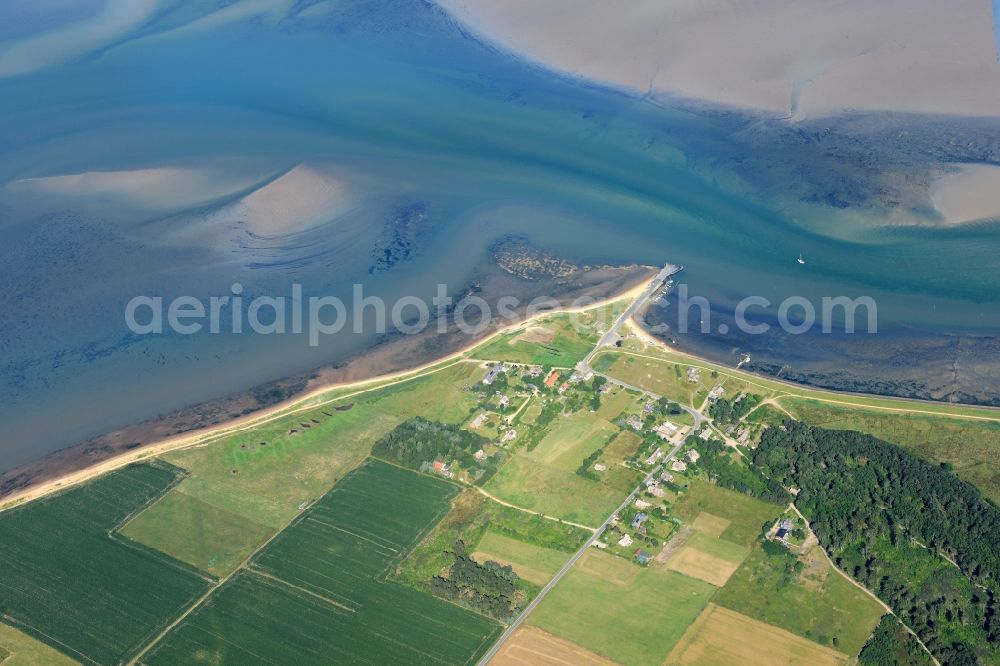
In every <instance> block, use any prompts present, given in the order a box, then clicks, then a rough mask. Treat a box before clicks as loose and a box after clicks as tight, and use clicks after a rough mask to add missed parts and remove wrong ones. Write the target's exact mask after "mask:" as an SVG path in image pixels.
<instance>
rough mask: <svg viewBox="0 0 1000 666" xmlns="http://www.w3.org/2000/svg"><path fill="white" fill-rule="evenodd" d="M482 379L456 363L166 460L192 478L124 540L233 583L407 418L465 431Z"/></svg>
mask: <svg viewBox="0 0 1000 666" xmlns="http://www.w3.org/2000/svg"><path fill="white" fill-rule="evenodd" d="M481 374H482V373H481V370H480V369H479V368H478V367H477V366H476V364H473V363H457V364H453V365H450V366H445V367H443V368H442V369H440V370H438V371H437V372H434V373H432V374H428V375H426V376H422V377H418V378H414V379H409V380H407V381H405V382H401V383H398V384H394V385H391V386H382V387H376V388H373V389H371V390H367V391H364V392H362V393H360V394H358V392H357V391H355V392H354V395H352V394H351V393H350V392H348V393H346V394H345V393H344V392H343V391H341V392H340V393H341V395H343V396H344V397H343V398H342V399H341V400H339V401H336V402H334V403H333V404H332V405H328V406H318V407H315V408H313V409H310V410H306V411H303V412H299V413H296V414H289V415H286V416H283V417H281V418H279V419H277V420H275V421H273V422H270V423H267V424H264V425H261V426H258V427H255V428H253V429H251V430H247V431H245V432H239V433H236V434H233V435H230V436H228V437H226V438H224V439H220V440H219V441H215V442H212V443H211V444H207V445H202V446H197V447H191V448H187V449H182V450H179V451H175V452H172V453H168V454H166V455H165V456H164V459H166V460H168V461H169V462H171V463H172V464H174V465H177V466H179V467H182V468H184V469H185V470H187V471H188V472H189V475H188V476H187V478H185V479H184V480H183V481H182V482H181V483H180V485H179V486H178V487H177V488H176V490H174V491H172V492H171V493H168V494H167V496H165V497H164V498H163V499H162V500H161V501H159V502H157V503H156V504H154V505H152V506H151V507H149V508H148V509H147V510H145V511H144V512H142V513H141V514H139V515H138V516H136V517H135V518H134V519H133V520H132V521H131V522H130V523H129V524H128V525H126V526H125V532H126V533H127V534H129V535H130V536H132V537H134V538H136V539H137V540H138V541H141V542H142V543H144V544H146V545H149V546H151V547H154V548H157V549H159V550H162V551H163V552H166V553H169V554H171V555H173V556H174V557H177V558H178V559H181V560H184V561H186V562H189V563H191V564H193V565H195V566H197V567H199V568H201V569H204V570H205V571H208V572H210V573H213V574H215V575H219V576H222V575H225V574H228V573H230V572H231V571H233V570H234V569H235V567H236V566H237V565H238V564H239V563H240V562H242V561H243V560H244V559H245V558H247V557H249V556H250V554H251V553H253V551H254V550H256V548H257V547H259V546H260V544H261V543H263V542H264V541H265V540H266V539H267V538H268V537H270V536H272V535H273V534H275V533H276V532H277V531H278V530H280V529H281V528H283V527H284V526H285V525H287V524H288V523H289V521H291V520H292V519H293V518H295V516H296V515H298V513H299V512H300V511H301V508H302V506H304V505H306V504H308V503H309V502H312V501H315V500H316V499H317V498H319V497H321V496H322V495H323V494H325V493H326V492H327V491H328V490H329V489H330V488H331V487H332V486H333V485H334V484H335V483H337V482H338V481H339V480H340V479H341V478H343V476H344V475H345V474H346V473H347V472H348V471H350V470H351V469H353V468H355V467H356V466H357V465H359V464H360V463H361V462H362V461H363V460H364V459H365V457H367V456H368V453H369V452H370V451H371V447H372V445H373V444H374V443H375V441H376V440H377V439H378V438H379V437H381V436H383V435H385V434H386V433H388V432H389V431H391V430H392V429H393V428H394V427H395V426H397V425H398V424H399V423H400V422H402V421H403V420H405V419H406V418H408V417H410V416H415V415H417V414H429V415H430V416H431V417H435V418H437V419H438V420H441V421H444V422H446V423H459V422H461V421H462V420H463V419H464V418H465V417H467V416H468V413H469V409H470V408H471V406H472V405H473V404H475V400H474V398H473V396H472V394H471V393H470V392H469V391H466V390H463V388H462V387H463V385H467V384H469V383H472V382H474V381H475V380H476V379H478V377H479V376H480V375H481ZM175 493H180V494H183V495H184V497H180V496H177V497H174V494H175ZM177 525H189V526H192V527H195V528H196V529H194V530H188V529H177V527H176V526H177ZM206 534H210V535H213V537H212V538H205V536H204V535H206Z"/></svg>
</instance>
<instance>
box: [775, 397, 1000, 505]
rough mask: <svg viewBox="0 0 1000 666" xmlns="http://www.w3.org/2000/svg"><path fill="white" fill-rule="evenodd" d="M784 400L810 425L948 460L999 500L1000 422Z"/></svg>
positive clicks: (800, 399)
mask: <svg viewBox="0 0 1000 666" xmlns="http://www.w3.org/2000/svg"><path fill="white" fill-rule="evenodd" d="M779 402H780V404H781V406H782V407H784V408H785V409H787V410H788V411H789V412H791V413H792V415H794V416H795V418H796V419H798V420H800V421H804V422H805V423H808V424H809V425H815V426H820V427H823V428H829V429H832V430H858V431H860V432H866V433H869V434H871V435H874V436H876V437H878V438H879V439H884V440H885V441H887V442H892V443H893V444H897V445H899V446H902V447H903V448H906V449H909V450H910V451H912V452H913V453H915V454H917V455H918V456H920V457H922V458H925V459H926V460H930V461H932V462H936V463H947V464H949V465H951V466H952V469H953V470H954V471H955V474H957V475H958V477H959V478H961V479H963V480H965V481H968V482H969V483H971V484H972V485H974V486H976V487H977V488H979V490H980V491H981V492H982V493H983V495H985V496H986V497H988V498H990V499H992V500H993V501H994V502H995V503H997V504H1000V462H998V460H1000V456H998V455H997V454H998V452H1000V422H994V421H977V420H974V419H961V418H948V417H946V416H938V415H926V414H900V413H893V412H887V411H878V410H873V409H863V408H859V407H842V406H839V405H831V404H827V403H822V402H819V401H817V400H807V399H802V398H793V397H783V398H781V399H780V401H779Z"/></svg>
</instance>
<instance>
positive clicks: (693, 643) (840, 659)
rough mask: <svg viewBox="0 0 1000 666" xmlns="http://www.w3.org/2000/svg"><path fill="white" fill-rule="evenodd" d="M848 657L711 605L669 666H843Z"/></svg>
mask: <svg viewBox="0 0 1000 666" xmlns="http://www.w3.org/2000/svg"><path fill="white" fill-rule="evenodd" d="M849 661H850V660H849V658H848V657H847V655H845V654H842V653H840V652H837V651H836V650H832V649H830V648H827V647H823V646H822V645H818V644H816V643H814V642H812V641H808V640H806V639H804V638H800V637H799V636H796V635H795V634H792V633H789V632H787V631H784V630H782V629H779V628H778V627H774V626H772V625H769V624H765V623H764V622H760V621H758V620H755V619H754V618H752V617H747V616H746V615H742V614H740V613H736V612H734V611H731V610H728V609H726V608H722V607H720V606H716V605H715V604H709V605H708V608H706V609H705V610H704V612H702V614H701V615H699V616H698V619H697V620H696V621H695V623H694V624H692V625H691V627H690V628H689V629H688V630H687V632H685V634H684V638H682V639H681V641H680V642H679V643H678V644H677V646H676V647H674V649H673V650H672V651H671V653H670V657H669V658H668V659H667V661H666V663H668V664H677V665H679V666H722V665H724V664H734V663H739V664H742V665H745V666H772V664H809V665H810V666H841V665H843V664H847V663H849Z"/></svg>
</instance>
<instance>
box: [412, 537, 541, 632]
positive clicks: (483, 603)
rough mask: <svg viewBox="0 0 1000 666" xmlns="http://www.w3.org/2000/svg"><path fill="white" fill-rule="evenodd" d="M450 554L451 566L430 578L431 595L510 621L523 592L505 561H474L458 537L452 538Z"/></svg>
mask: <svg viewBox="0 0 1000 666" xmlns="http://www.w3.org/2000/svg"><path fill="white" fill-rule="evenodd" d="M451 555H452V556H453V557H454V561H453V563H452V565H451V566H450V567H448V569H447V570H446V571H445V572H443V573H442V574H441V575H439V576H435V577H434V578H433V579H432V580H431V591H432V592H434V594H436V595H437V596H439V597H442V598H444V599H449V600H451V601H455V602H458V603H461V604H463V605H466V606H468V607H470V608H473V609H475V610H477V611H479V612H481V613H485V614H486V615H490V616H492V617H495V618H497V619H499V620H510V619H511V618H513V617H516V616H517V615H518V614H519V613H520V612H521V609H520V607H519V604H520V602H521V601H522V600H523V599H524V593H523V592H521V591H520V590H519V589H518V585H517V584H518V580H519V579H518V576H517V574H516V573H514V569H513V568H511V566H510V565H509V564H508V565H502V564H499V563H497V562H493V561H487V562H477V561H476V560H474V559H472V555H471V554H470V553H469V552H468V548H467V547H466V545H465V542H463V541H462V540H461V539H458V540H457V541H455V544H454V546H453V549H452V551H451Z"/></svg>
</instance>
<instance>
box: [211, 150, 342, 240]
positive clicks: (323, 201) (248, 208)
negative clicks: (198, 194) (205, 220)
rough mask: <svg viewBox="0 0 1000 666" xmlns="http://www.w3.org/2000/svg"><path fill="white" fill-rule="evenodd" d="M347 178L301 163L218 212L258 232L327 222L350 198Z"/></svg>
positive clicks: (277, 231) (274, 232)
mask: <svg viewBox="0 0 1000 666" xmlns="http://www.w3.org/2000/svg"><path fill="white" fill-rule="evenodd" d="M349 194H350V188H349V186H348V185H347V183H346V182H344V181H343V180H341V179H338V178H336V177H335V176H333V175H331V174H328V173H326V172H324V171H320V170H318V169H316V168H313V167H311V166H307V165H305V164H300V165H298V166H297V167H295V168H294V169H292V170H291V171H289V172H288V173H286V174H284V175H282V176H281V177H280V178H277V179H275V180H273V181H271V182H270V183H268V184H267V185H265V186H263V187H261V188H260V189H258V190H256V191H254V192H252V193H250V194H249V195H247V196H246V197H243V198H242V199H241V200H240V201H238V202H236V203H234V204H232V205H230V206H227V207H226V208H224V209H222V210H220V211H219V212H218V213H216V215H219V216H221V217H223V218H227V219H230V220H234V221H239V222H241V223H242V224H243V225H245V227H246V229H247V230H248V231H250V232H251V233H253V234H255V235H258V236H277V235H280V234H283V233H287V232H289V231H295V230H299V229H303V228H306V227H310V226H313V225H316V224H321V223H323V222H327V221H329V220H330V219H332V218H334V217H336V216H337V215H338V214H339V213H342V212H344V211H345V210H346V209H347V207H348V205H349V202H350V198H349Z"/></svg>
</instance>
